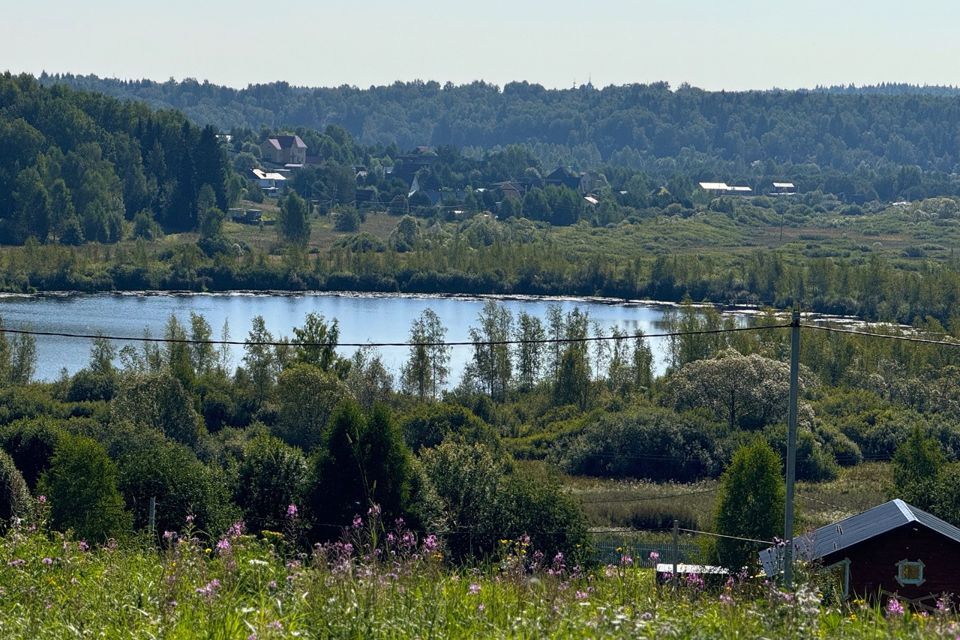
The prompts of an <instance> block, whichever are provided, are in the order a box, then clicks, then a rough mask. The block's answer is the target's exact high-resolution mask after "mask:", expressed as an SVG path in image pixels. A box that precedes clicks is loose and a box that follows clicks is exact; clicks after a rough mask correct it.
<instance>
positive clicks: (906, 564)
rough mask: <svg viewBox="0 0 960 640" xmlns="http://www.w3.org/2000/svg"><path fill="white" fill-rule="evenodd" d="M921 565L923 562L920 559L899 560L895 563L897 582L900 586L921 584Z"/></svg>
mask: <svg viewBox="0 0 960 640" xmlns="http://www.w3.org/2000/svg"><path fill="white" fill-rule="evenodd" d="M923 567H924V564H923V562H922V561H920V560H901V561H900V562H898V563H897V582H899V583H900V585H901V586H903V585H908V584H913V585H920V584H923V583H924V577H923Z"/></svg>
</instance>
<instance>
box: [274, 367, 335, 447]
mask: <svg viewBox="0 0 960 640" xmlns="http://www.w3.org/2000/svg"><path fill="white" fill-rule="evenodd" d="M349 396H350V393H349V391H348V390H347V388H346V386H345V385H344V384H343V382H341V381H340V380H338V379H337V378H336V377H335V376H334V375H332V374H330V373H326V372H324V371H321V370H320V369H319V368H317V367H315V366H313V365H309V364H296V365H293V366H292V367H289V368H288V369H285V370H284V371H283V373H281V374H280V377H279V379H278V381H277V386H276V389H275V391H274V399H275V401H276V407H277V417H276V423H275V424H274V426H273V429H272V431H273V434H274V435H275V436H277V437H278V438H280V439H281V440H283V441H284V442H286V443H287V444H289V445H291V446H294V447H300V448H302V449H303V450H304V451H310V450H312V449H313V448H314V447H316V446H317V445H318V444H320V441H321V440H322V439H323V430H324V427H326V424H327V421H328V420H329V419H330V416H331V414H333V412H334V409H335V408H336V407H337V405H338V404H339V403H340V402H341V401H343V400H344V399H346V398H348V397H349Z"/></svg>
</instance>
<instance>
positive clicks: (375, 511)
mask: <svg viewBox="0 0 960 640" xmlns="http://www.w3.org/2000/svg"><path fill="white" fill-rule="evenodd" d="M367 515H368V516H370V517H371V518H376V517H377V516H379V515H380V505H378V504H375V505H373V506H371V507H370V508H369V509H367Z"/></svg>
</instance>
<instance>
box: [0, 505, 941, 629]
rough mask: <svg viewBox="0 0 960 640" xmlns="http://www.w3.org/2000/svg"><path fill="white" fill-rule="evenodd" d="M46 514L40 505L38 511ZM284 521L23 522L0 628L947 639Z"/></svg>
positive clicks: (891, 619) (552, 562)
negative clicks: (77, 532)
mask: <svg viewBox="0 0 960 640" xmlns="http://www.w3.org/2000/svg"><path fill="white" fill-rule="evenodd" d="M38 513H39V514H40V518H42V510H41V511H39V512H38ZM295 530H296V527H295V522H291V526H290V527H289V531H287V532H286V536H285V535H284V534H275V535H268V536H267V537H265V538H257V537H254V536H250V535H246V534H245V533H244V532H243V530H242V527H241V526H239V525H235V526H234V527H232V528H231V531H228V532H227V533H226V534H225V535H223V536H222V537H220V538H219V539H217V538H214V539H213V540H212V541H209V542H207V541H205V540H204V539H203V538H200V537H198V535H197V532H194V531H192V530H191V529H190V525H189V524H185V528H184V530H183V531H180V532H177V533H173V532H165V533H163V534H162V535H161V536H160V544H159V548H157V547H155V546H153V545H150V544H147V542H146V541H145V540H140V541H126V542H121V543H120V544H114V543H111V544H108V545H106V546H104V547H101V548H91V547H89V546H88V545H87V544H86V543H84V542H82V541H76V540H71V539H69V538H64V537H62V536H60V535H58V534H49V533H47V532H46V531H45V530H44V529H43V527H42V525H41V526H40V528H39V529H38V530H37V529H34V528H32V527H30V528H19V529H16V528H15V529H14V530H12V531H10V532H8V533H7V534H6V535H5V536H4V537H3V538H0V559H2V562H0V594H2V598H0V636H2V637H3V638H10V639H16V638H29V639H36V638H67V637H71V638H72V637H81V638H82V637H102V638H216V639H224V640H226V639H233V638H236V639H238V640H241V639H246V640H265V639H268V638H293V637H299V638H380V637H382V638H480V637H482V638H620V637H622V638H637V637H642V638H664V637H671V638H759V637H767V638H815V637H830V638H955V637H956V635H957V633H958V631H960V624H958V621H957V618H956V617H955V616H954V615H953V614H950V613H946V612H945V613H943V614H938V615H932V616H919V615H914V614H912V613H910V612H909V611H900V610H898V607H897V606H896V605H895V604H894V605H891V604H889V603H877V604H873V605H871V604H866V603H862V602H855V603H852V604H848V605H840V604H836V603H832V602H830V601H829V598H827V597H824V596H823V595H822V593H821V592H820V591H819V590H818V587H817V585H816V584H815V583H806V584H804V585H803V586H802V587H801V588H800V589H799V590H798V591H797V592H796V593H786V592H783V591H780V590H779V589H778V588H777V587H776V586H773V585H770V584H768V583H763V582H760V581H757V580H753V579H746V578H743V579H731V580H730V581H728V582H727V584H726V585H725V586H717V587H709V586H708V587H704V585H703V584H702V583H701V582H700V581H699V580H697V579H691V580H689V581H685V582H684V583H682V584H681V585H680V586H679V588H678V589H677V590H676V591H673V590H671V589H670V588H669V587H657V586H655V582H654V578H653V573H652V571H651V569H650V568H649V564H650V562H649V559H646V558H634V557H629V556H620V557H618V558H616V559H615V560H614V561H613V562H611V563H610V564H608V565H606V566H600V567H596V568H583V567H579V566H577V565H576V563H575V560H573V559H569V558H563V557H559V556H558V557H554V558H544V557H542V555H540V554H538V553H537V551H536V550H535V549H531V548H530V547H529V546H528V544H527V543H526V542H525V541H524V540H522V539H521V540H518V541H502V546H501V551H500V553H499V554H498V556H497V557H496V558H493V559H491V561H490V562H488V563H486V564H483V565H478V566H470V567H455V566H453V565H451V564H450V563H449V562H447V560H446V558H445V554H444V549H443V544H442V541H440V540H437V539H436V538H434V537H432V536H426V537H420V538H419V539H418V538H417V537H415V536H414V535H413V534H411V533H410V532H407V531H403V530H391V531H387V530H386V529H385V528H384V527H383V526H382V524H381V523H379V521H378V520H377V519H376V517H373V518H369V517H368V519H367V521H366V522H362V523H360V524H359V525H358V526H355V528H354V529H352V530H351V531H350V532H349V533H348V535H347V536H346V537H345V538H344V539H343V540H342V541H341V542H337V543H333V544H329V545H323V546H316V547H314V549H313V551H312V553H309V554H307V553H298V552H296V549H297V548H298V547H293V546H292V545H288V541H290V540H292V539H293V537H295Z"/></svg>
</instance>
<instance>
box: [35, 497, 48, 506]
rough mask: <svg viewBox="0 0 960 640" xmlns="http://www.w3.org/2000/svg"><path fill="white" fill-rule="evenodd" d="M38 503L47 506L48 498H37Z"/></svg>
mask: <svg viewBox="0 0 960 640" xmlns="http://www.w3.org/2000/svg"><path fill="white" fill-rule="evenodd" d="M37 502H39V503H40V504H47V496H37Z"/></svg>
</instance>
